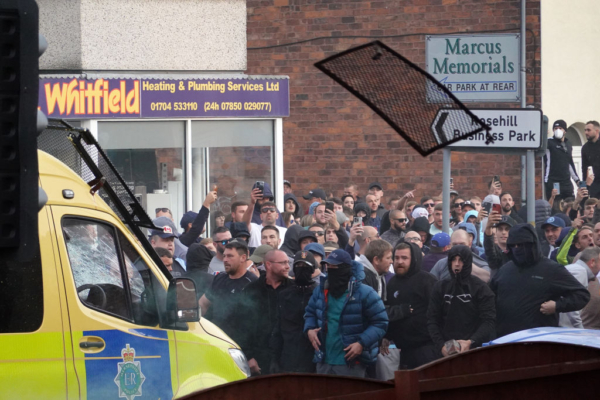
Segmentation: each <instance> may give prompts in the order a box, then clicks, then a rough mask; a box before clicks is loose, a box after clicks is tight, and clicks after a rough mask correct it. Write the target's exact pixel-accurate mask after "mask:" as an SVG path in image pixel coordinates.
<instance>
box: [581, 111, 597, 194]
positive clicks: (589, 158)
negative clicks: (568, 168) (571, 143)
mask: <svg viewBox="0 0 600 400" xmlns="http://www.w3.org/2000/svg"><path fill="white" fill-rule="evenodd" d="M599 137H600V123H598V121H589V122H588V123H587V124H585V138H586V139H587V143H585V144H584V145H583V147H582V148H581V170H582V171H581V175H582V176H583V179H584V180H585V181H586V182H587V185H588V186H589V191H590V196H591V197H595V198H600V179H596V178H595V176H594V175H595V174H597V173H599V172H598V171H600V141H599V140H598V138H599Z"/></svg>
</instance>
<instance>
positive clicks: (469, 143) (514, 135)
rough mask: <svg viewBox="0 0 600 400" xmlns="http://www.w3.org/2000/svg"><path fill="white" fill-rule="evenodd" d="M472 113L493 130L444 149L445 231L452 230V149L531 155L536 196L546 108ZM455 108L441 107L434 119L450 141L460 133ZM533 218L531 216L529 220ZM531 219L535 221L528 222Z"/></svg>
mask: <svg viewBox="0 0 600 400" xmlns="http://www.w3.org/2000/svg"><path fill="white" fill-rule="evenodd" d="M471 112H472V113H473V114H475V115H476V116H477V117H478V118H480V119H482V120H483V122H485V123H486V124H487V125H489V126H491V127H492V129H491V131H489V132H487V133H478V134H475V135H473V136H470V137H468V138H466V139H463V140H460V141H458V142H456V143H453V144H450V145H449V146H447V147H445V148H444V149H443V155H444V158H443V168H442V175H443V183H442V192H443V193H442V196H443V205H444V208H443V214H444V219H443V224H442V230H443V231H444V232H447V231H448V229H449V215H450V172H451V161H450V160H451V151H452V150H454V151H470V152H477V153H501V154H516V155H523V154H525V153H526V154H527V157H531V159H532V160H530V161H531V162H528V168H527V181H528V182H529V185H528V191H529V193H528V198H530V199H533V198H535V169H534V168H533V166H534V163H533V159H534V156H535V151H539V150H540V149H542V148H543V147H544V145H545V143H546V136H545V132H544V129H543V115H542V111H541V110H538V109H533V108H510V109H498V108H494V109H472V110H471ZM455 119H456V118H455V116H454V110H446V109H440V110H439V111H438V113H437V115H436V117H435V118H434V119H433V121H432V122H431V130H432V133H433V134H434V135H436V137H438V138H445V139H446V140H450V139H451V138H452V137H454V136H458V135H459V134H460V126H459V125H458V124H455V123H454V121H455ZM531 218H532V217H531V216H529V213H528V219H531ZM528 222H531V221H528Z"/></svg>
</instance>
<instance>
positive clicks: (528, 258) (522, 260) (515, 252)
mask: <svg viewBox="0 0 600 400" xmlns="http://www.w3.org/2000/svg"><path fill="white" fill-rule="evenodd" d="M510 253H511V258H512V260H513V262H514V263H515V264H517V267H529V266H532V265H534V264H535V257H534V255H533V243H522V244H521V245H520V246H519V247H510Z"/></svg>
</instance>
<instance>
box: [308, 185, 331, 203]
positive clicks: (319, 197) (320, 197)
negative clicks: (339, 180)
mask: <svg viewBox="0 0 600 400" xmlns="http://www.w3.org/2000/svg"><path fill="white" fill-rule="evenodd" d="M302 198H303V199H304V200H310V203H311V204H312V203H314V202H319V203H321V202H323V201H325V200H327V194H326V193H325V191H324V190H323V189H320V188H319V189H313V190H311V191H310V192H308V194H306V195H305V196H302Z"/></svg>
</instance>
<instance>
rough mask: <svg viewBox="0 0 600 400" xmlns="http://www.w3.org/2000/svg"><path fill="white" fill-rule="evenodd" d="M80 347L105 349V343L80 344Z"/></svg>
mask: <svg viewBox="0 0 600 400" xmlns="http://www.w3.org/2000/svg"><path fill="white" fill-rule="evenodd" d="M79 347H81V348H82V349H92V348H98V349H99V348H102V347H104V343H100V342H81V343H79Z"/></svg>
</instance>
